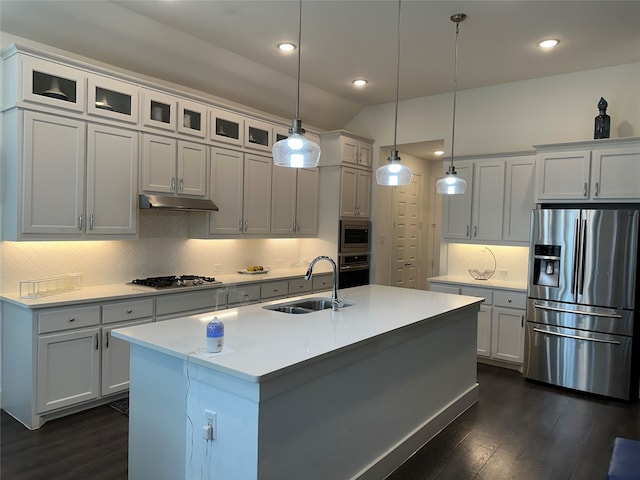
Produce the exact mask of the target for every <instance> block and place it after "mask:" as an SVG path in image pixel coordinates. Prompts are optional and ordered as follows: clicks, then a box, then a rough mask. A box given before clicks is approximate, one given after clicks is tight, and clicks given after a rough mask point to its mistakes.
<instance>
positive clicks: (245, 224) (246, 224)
mask: <svg viewBox="0 0 640 480" xmlns="http://www.w3.org/2000/svg"><path fill="white" fill-rule="evenodd" d="M248 229H249V220H245V221H244V231H245V232H246V231H247V230H248Z"/></svg>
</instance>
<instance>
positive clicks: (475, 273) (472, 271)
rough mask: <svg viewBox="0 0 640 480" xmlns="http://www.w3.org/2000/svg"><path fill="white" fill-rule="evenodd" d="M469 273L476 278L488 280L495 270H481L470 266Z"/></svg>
mask: <svg viewBox="0 0 640 480" xmlns="http://www.w3.org/2000/svg"><path fill="white" fill-rule="evenodd" d="M469 273H470V274H471V276H472V277H473V278H474V279H476V280H489V279H490V278H491V277H492V276H493V274H494V273H495V270H485V271H483V272H481V271H480V270H476V269H475V268H470V269H469Z"/></svg>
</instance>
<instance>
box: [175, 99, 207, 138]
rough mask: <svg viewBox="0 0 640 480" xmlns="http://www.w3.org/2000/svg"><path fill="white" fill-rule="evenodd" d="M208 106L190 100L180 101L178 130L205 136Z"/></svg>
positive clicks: (196, 135) (187, 133)
mask: <svg viewBox="0 0 640 480" xmlns="http://www.w3.org/2000/svg"><path fill="white" fill-rule="evenodd" d="M206 123H207V107H206V106H205V105H202V104H201V103H196V102H191V101H189V100H179V101H178V132H180V133H184V134H186V135H193V136H195V137H199V138H204V137H205V135H206V133H207V125H206Z"/></svg>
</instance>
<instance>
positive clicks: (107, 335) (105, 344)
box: [104, 332, 109, 348]
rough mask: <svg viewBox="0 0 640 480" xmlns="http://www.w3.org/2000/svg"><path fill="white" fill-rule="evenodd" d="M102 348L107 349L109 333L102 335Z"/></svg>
mask: <svg viewBox="0 0 640 480" xmlns="http://www.w3.org/2000/svg"><path fill="white" fill-rule="evenodd" d="M104 348H109V332H105V333H104Z"/></svg>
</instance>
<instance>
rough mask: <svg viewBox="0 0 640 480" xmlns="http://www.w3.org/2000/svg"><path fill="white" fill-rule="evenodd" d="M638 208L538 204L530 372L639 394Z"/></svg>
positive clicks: (598, 390)
mask: <svg viewBox="0 0 640 480" xmlns="http://www.w3.org/2000/svg"><path fill="white" fill-rule="evenodd" d="M639 214H640V211H639V210H634V209H621V210H613V209H611V210H609V209H602V210H589V209H559V208H545V209H538V210H534V211H533V212H532V214H531V244H530V253H529V255H530V257H529V285H528V297H529V298H528V301H527V322H526V330H525V352H524V353H525V359H524V376H525V377H526V378H529V379H533V380H538V381H542V382H546V383H550V384H554V385H559V386H562V387H567V388H571V389H575V390H581V391H585V392H590V393H595V394H600V395H605V396H609V397H615V398H621V399H627V400H634V399H637V398H638V374H639V373H638V353H639V352H638V337H639V335H637V331H638V330H637V328H636V327H635V325H634V323H635V311H636V310H638V300H639V298H638V297H639V294H638V285H639V284H640V282H639V281H638V273H639V272H638V269H637V257H638V223H639ZM634 333H635V334H636V335H634Z"/></svg>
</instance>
